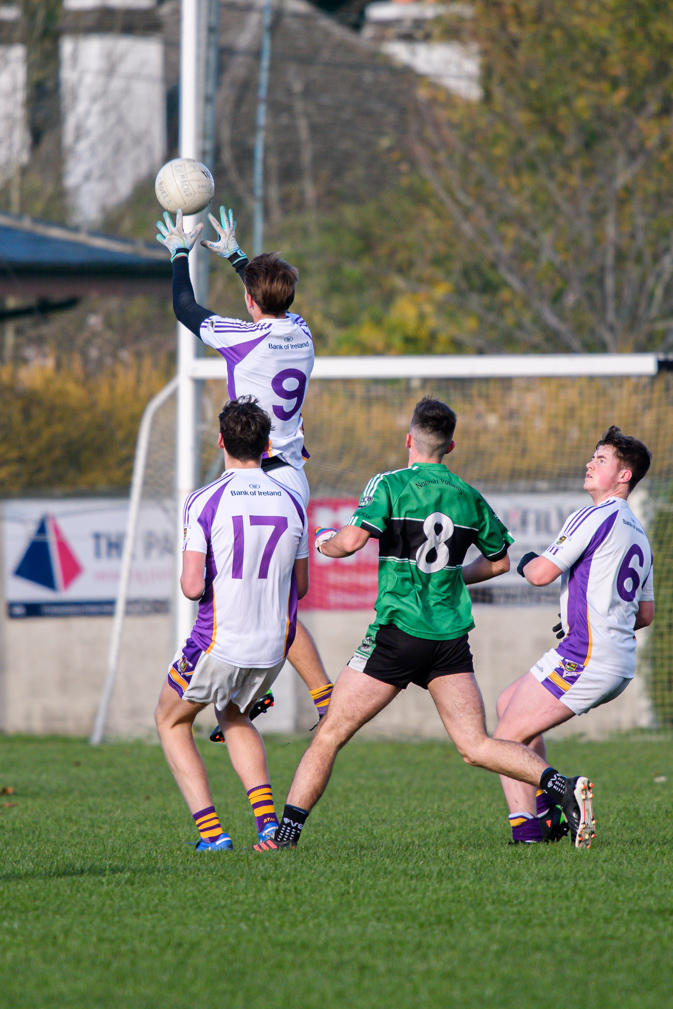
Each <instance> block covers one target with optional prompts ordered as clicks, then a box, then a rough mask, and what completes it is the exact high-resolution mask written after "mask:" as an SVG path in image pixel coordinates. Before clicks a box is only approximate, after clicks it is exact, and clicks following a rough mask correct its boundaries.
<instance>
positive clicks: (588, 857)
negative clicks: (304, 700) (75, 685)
mask: <svg viewBox="0 0 673 1009" xmlns="http://www.w3.org/2000/svg"><path fill="white" fill-rule="evenodd" d="M306 742H307V740H306V739H305V738H299V739H298V738H293V739H290V740H288V739H283V738H280V737H279V738H275V739H273V738H272V739H271V740H269V741H268V751H269V763H270V768H271V774H272V783H273V785H274V790H275V795H276V800H277V804H282V801H283V799H284V797H285V794H286V790H287V787H288V784H289V781H290V778H291V776H292V772H293V770H294V768H295V766H296V764H297V761H298V760H299V757H300V756H301V753H302V752H303V749H304V747H305V746H306ZM201 745H202V750H203V752H204V755H205V758H206V761H207V765H208V769H209V773H210V774H211V781H212V785H213V790H214V795H215V802H216V806H217V809H218V812H219V813H220V816H221V819H222V821H223V823H224V825H225V827H226V829H228V830H229V832H230V833H231V835H232V836H233V838H234V843H235V844H236V846H237V850H236V851H235V852H234V853H232V854H226V853H223V854H219V855H213V856H209V855H197V854H196V852H194V850H193V849H192V848H190V847H189V846H188V843H187V842H190V841H191V842H194V841H195V840H196V833H195V829H194V827H193V824H192V821H191V818H190V816H189V813H188V812H187V810H186V808H185V807H184V805H183V803H182V799H181V797H180V795H179V793H178V791H177V788H176V787H175V785H174V783H173V780H172V778H171V777H170V774H169V771H168V769H167V767H166V765H165V763H164V760H163V756H162V753H161V750H160V748H159V747H158V746H152V745H145V744H141V743H130V744H129V743H116V744H111V745H105V746H102V747H99V748H97V749H92V748H90V747H89V746H87V744H86V743H85V742H83V741H80V740H67V739H66V740H64V739H55V738H51V739H26V738H11V737H10V738H7V737H5V738H4V739H2V740H0V758H1V759H0V768H1V771H0V778H1V780H0V785H1V786H4V788H5V789H8V788H13V789H14V793H13V794H8V793H7V792H5V794H3V795H2V796H1V797H0V802H1V803H2V804H1V805H0V828H1V831H2V842H1V851H2V856H1V858H2V869H1V873H0V876H1V884H0V908H1V909H0V936H1V944H2V945H1V953H0V964H1V966H0V1005H1V1006H2V1007H4V1006H7V1007H10V1006H11V1007H12V1009H22V1007H43V1006H44V1007H47V1006H48V1007H59V1009H79V1007H82V1009H84V1007H86V1009H98V1007H100V1009H112V1007H114V1009H155V1007H156V1009H160V1007H161V1009H196V1007H199V1009H201V1007H204V1006H209V1005H213V1006H215V1005H222V1006H225V1007H226V1009H258V1007H259V1009H281V1007H282V1009H286V1007H288V1009H290V1007H291V1009H332V1007H335V1009H336V1007H338V1009H370V1007H371V1009H397V1007H400V1009H402V1007H405V1009H406V1007H416V1006H421V1007H435V1006H436V1007H442V1009H454V1007H455V1009H473V1007H474V1009H501V1007H502V1009H509V1007H512V1009H514V1007H516V1009H520V1007H527V1006H542V1007H547V1006H564V1007H575V1006H577V1007H581V1009H612V1007H614V1009H632V1007H633V1009H636V1007H637V1009H650V1007H651V1009H662V1007H665V1006H670V1005H671V1004H672V1003H673V967H672V963H673V958H672V953H671V950H672V948H673V874H672V872H671V869H672V866H673V856H672V852H673V816H672V814H671V790H672V788H673V752H672V745H671V741H670V740H667V739H662V738H660V739H647V738H642V739H636V740H633V739H623V740H619V739H616V740H612V741H609V742H604V743H581V742H574V741H571V742H565V743H559V744H556V745H554V746H553V747H550V759H551V761H552V762H553V763H554V765H555V766H557V767H559V769H560V770H562V771H566V772H568V773H580V772H581V773H585V774H588V775H590V776H591V777H592V779H593V780H594V782H595V783H596V813H597V820H598V838H597V840H596V841H595V842H594V845H593V847H592V849H591V851H589V852H581V851H574V850H573V849H571V847H570V845H569V843H568V841H567V840H566V841H564V842H562V843H561V844H559V845H551V846H543V845H539V846H535V847H532V848H528V847H525V848H524V847H521V846H520V847H516V848H512V847H507V844H506V842H507V839H508V830H507V820H506V811H505V807H504V804H503V802H502V798H501V795H500V792H499V784H498V781H497V779H496V778H495V777H494V776H492V775H489V774H488V773H487V772H485V771H480V770H476V769H474V768H470V767H467V766H466V765H465V764H463V763H462V761H461V760H460V758H459V757H458V756H457V754H456V753H455V751H454V750H453V748H452V747H451V746H450V745H449V744H448V743H446V744H444V743H439V742H437V743H434V742H424V743H386V742H370V741H362V742H361V741H358V740H355V741H354V742H352V743H351V744H349V746H348V747H346V749H345V750H344V751H343V753H342V754H341V755H340V757H339V759H338V761H337V765H336V769H335V772H334V775H333V778H332V782H331V783H330V786H329V788H328V790H327V793H326V795H325V797H324V798H323V800H322V802H321V803H320V804H319V805H318V806H317V807H316V809H315V811H314V813H313V814H312V816H311V818H310V819H309V821H308V825H307V827H306V830H305V833H304V837H303V839H302V842H301V845H300V847H299V848H298V849H297V851H296V852H288V851H283V852H279V853H278V854H271V855H257V854H255V853H254V852H250V851H244V850H242V849H243V847H244V846H245V845H247V844H251V843H252V842H253V841H254V821H253V819H252V815H251V812H250V807H249V804H248V802H247V799H246V796H245V793H244V792H243V789H242V788H241V786H240V784H239V782H238V780H237V779H236V778H235V776H234V774H233V771H232V769H231V766H230V765H229V762H228V758H227V752H226V749H225V747H224V746H217V747H216V746H213V745H212V744H210V743H208V742H203V744H201ZM664 776H665V777H666V778H667V780H666V781H655V779H656V778H661V777H664Z"/></svg>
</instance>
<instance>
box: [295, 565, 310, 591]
mask: <svg viewBox="0 0 673 1009" xmlns="http://www.w3.org/2000/svg"><path fill="white" fill-rule="evenodd" d="M294 577H295V580H296V582H297V598H298V599H303V598H304V596H305V595H306V593H307V592H308V557H299V558H297V560H296V561H295V562H294Z"/></svg>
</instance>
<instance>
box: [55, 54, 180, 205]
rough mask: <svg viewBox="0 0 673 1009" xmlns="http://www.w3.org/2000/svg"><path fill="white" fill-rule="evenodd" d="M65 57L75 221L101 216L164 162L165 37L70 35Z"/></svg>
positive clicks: (67, 168)
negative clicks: (163, 39)
mask: <svg viewBox="0 0 673 1009" xmlns="http://www.w3.org/2000/svg"><path fill="white" fill-rule="evenodd" d="M60 59H61V102H62V117H63V154H64V169H63V184H64V186H65V189H66V192H67V194H68V199H69V205H70V215H71V220H72V221H73V222H74V223H89V222H96V221H97V220H99V219H100V217H101V216H102V214H103V213H104V212H105V210H107V209H108V208H109V207H112V206H114V205H115V204H117V203H119V202H121V201H122V200H124V199H126V197H127V196H129V195H130V193H131V191H132V190H133V187H134V186H135V184H136V183H137V182H139V181H140V180H141V179H143V178H146V177H147V176H148V175H151V174H153V173H154V172H156V171H157V170H158V168H159V167H160V166H161V163H162V161H163V158H164V153H165V148H166V110H165V93H164V70H163V63H164V60H163V41H162V40H161V39H160V38H159V37H142V36H132V35H112V34H100V35H95V34H94V35H66V36H64V37H63V38H62V39H61V43H60Z"/></svg>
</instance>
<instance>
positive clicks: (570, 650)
mask: <svg viewBox="0 0 673 1009" xmlns="http://www.w3.org/2000/svg"><path fill="white" fill-rule="evenodd" d="M617 515H618V511H617V509H615V511H613V513H612V515H608V517H607V518H606V519H605V521H604V522H602V523H601V525H600V526H599V527H598V529H597V530H596V532H595V533H594V534H593V536H592V537H591V539H590V541H589V544H588V546H587V548H586V550H585V551H584V553H583V554H582V556H581V557H580V558H579V559H578V560H577V561H575V563H574V564H573V566H572V567H571V569H570V575H569V577H568V633H567V634H566V636H565V637H564V638H563V640H562V641H561V642H560V643H559V645H558V647H557V649H556V651H557V652H558V653H559V655H562V656H563V657H564V658H566V659H569V660H570V661H571V662H578V663H579V664H580V665H584V664H585V663H586V661H587V658H588V655H589V614H588V612H587V609H588V607H587V586H588V584H589V575H590V574H591V563H592V561H593V559H594V554H595V553H596V550H597V549H598V547H599V546H600V545H601V544H602V543H604V542H605V540H606V539H607V538H608V536H609V534H610V532H611V531H612V527H613V526H614V524H615V522H616V520H617Z"/></svg>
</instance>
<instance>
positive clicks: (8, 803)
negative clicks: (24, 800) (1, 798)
mask: <svg viewBox="0 0 673 1009" xmlns="http://www.w3.org/2000/svg"><path fill="white" fill-rule="evenodd" d="M18 805H19V804H18V802H3V804H2V807H3V809H9V808H10V806H18Z"/></svg>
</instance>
